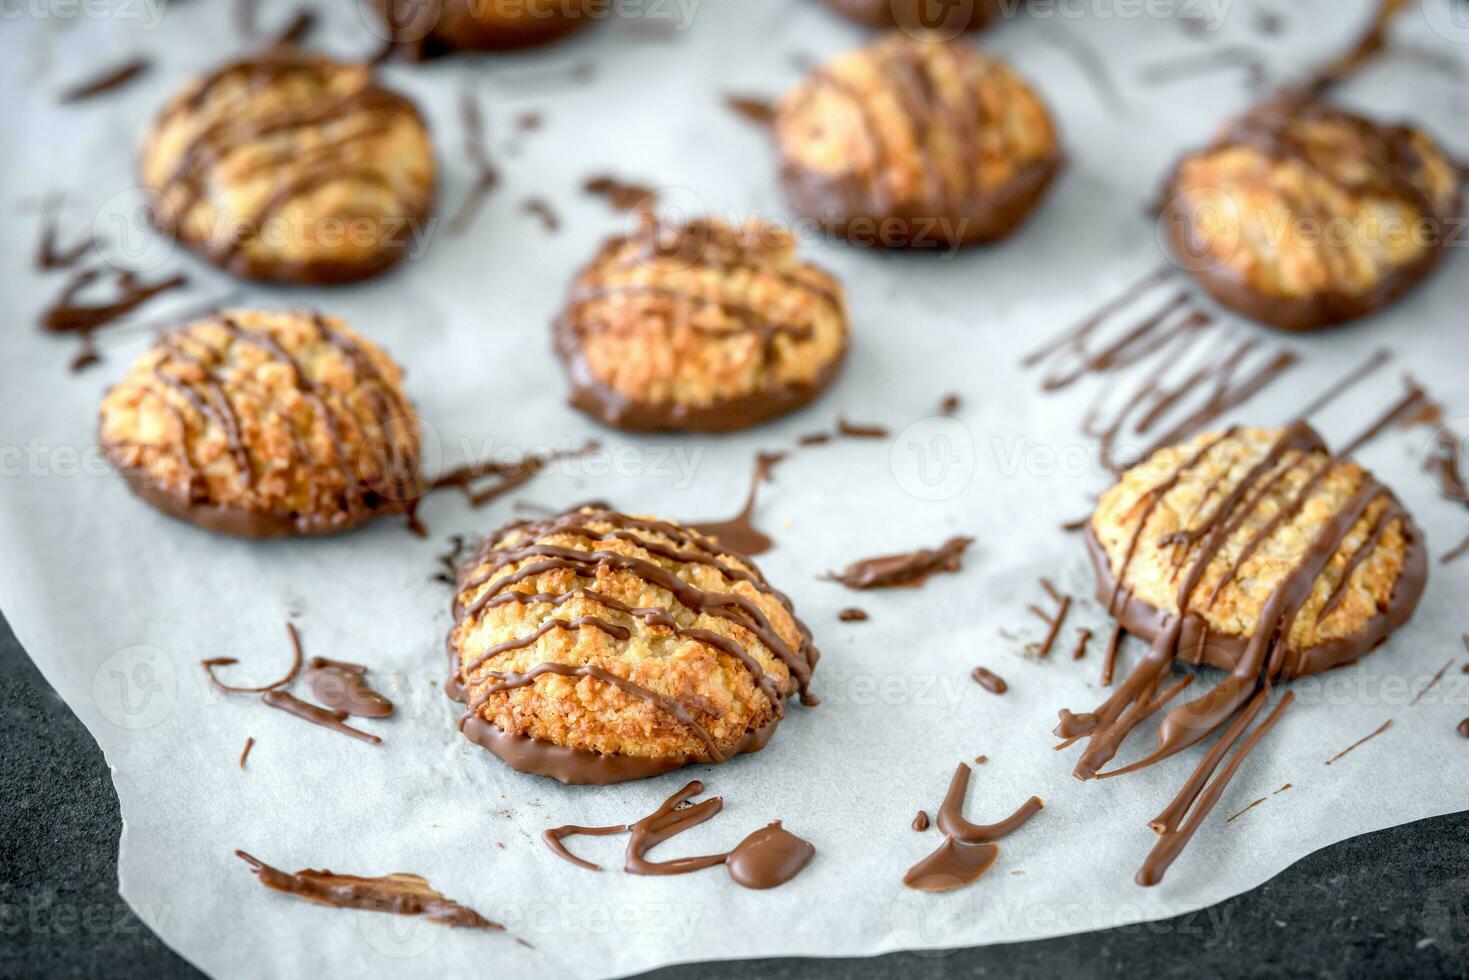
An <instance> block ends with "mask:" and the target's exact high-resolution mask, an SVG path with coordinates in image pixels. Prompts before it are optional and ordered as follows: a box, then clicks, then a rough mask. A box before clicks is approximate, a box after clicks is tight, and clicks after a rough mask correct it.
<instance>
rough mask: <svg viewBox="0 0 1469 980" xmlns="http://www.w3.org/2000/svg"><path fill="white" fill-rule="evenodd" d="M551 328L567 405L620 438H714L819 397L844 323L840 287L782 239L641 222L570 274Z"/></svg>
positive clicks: (842, 339)
mask: <svg viewBox="0 0 1469 980" xmlns="http://www.w3.org/2000/svg"><path fill="white" fill-rule="evenodd" d="M556 330H557V347H558V349H559V350H560V352H561V355H562V358H563V359H564V360H565V361H566V363H567V367H568V372H569V373H570V375H571V380H572V385H573V388H574V394H573V403H574V404H576V405H577V407H579V408H581V409H583V410H584V411H587V412H589V413H590V414H592V415H594V416H596V417H598V418H600V419H602V420H603V421H606V422H608V423H609V424H611V425H616V426H619V427H622V428H629V429H695V430H724V429H733V428H743V427H744V426H747V425H752V424H754V423H756V422H759V421H762V420H764V419H767V418H770V417H773V416H774V415H778V414H781V413H783V412H786V411H790V410H791V409H793V408H795V407H798V406H799V405H802V404H804V403H805V402H806V401H809V400H810V399H811V398H812V397H814V396H815V395H816V394H817V393H819V391H820V390H821V389H822V388H824V387H825V386H826V384H827V383H828V382H829V381H830V380H831V378H832V377H833V376H834V374H835V373H836V370H837V368H838V366H839V364H840V361H841V359H842V357H843V355H844V354H845V352H846V347H847V333H848V325H847V311H846V300H845V297H844V295H843V292H842V288H841V286H840V284H838V283H837V281H836V280H835V279H834V278H832V276H830V275H829V274H827V273H826V272H824V271H823V270H821V269H819V268H817V267H816V266H814V265H811V264H809V263H805V262H802V261H800V260H799V259H798V258H797V257H796V252H795V239H794V237H793V236H792V235H791V234H790V233H789V232H787V231H785V230H783V229H781V228H778V227H776V226H775V225H771V224H767V223H765V222H758V221H757V222H751V223H749V224H746V225H743V226H740V227H738V228H735V227H731V226H730V225H728V224H726V223H724V222H722V221H719V220H709V221H695V222H691V223H689V224H685V225H680V226H669V225H663V224H661V223H659V222H658V221H657V219H655V218H652V217H651V216H645V223H644V224H643V226H642V227H641V228H640V229H639V231H638V232H636V233H635V234H633V235H630V236H627V237H621V238H616V239H613V240H611V241H609V242H608V243H607V244H606V245H604V246H603V247H602V249H601V251H600V252H598V254H597V256H596V258H595V259H594V260H593V261H592V263H591V264H590V265H589V266H588V267H587V268H586V269H585V270H584V271H583V272H582V273H581V274H580V275H579V276H578V277H577V279H576V282H575V283H574V284H573V285H572V288H571V293H570V296H569V298H568V302H567V306H566V310H565V312H564V313H563V314H562V316H561V319H560V321H559V322H558V324H557V328H556Z"/></svg>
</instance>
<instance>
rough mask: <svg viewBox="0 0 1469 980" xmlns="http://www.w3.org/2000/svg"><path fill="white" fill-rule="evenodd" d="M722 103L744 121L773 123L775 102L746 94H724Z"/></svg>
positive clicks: (759, 124) (760, 124)
mask: <svg viewBox="0 0 1469 980" xmlns="http://www.w3.org/2000/svg"><path fill="white" fill-rule="evenodd" d="M724 104H725V105H726V106H728V107H729V108H730V109H731V110H732V111H733V112H734V113H735V115H737V116H739V117H740V118H742V119H744V120H745V121H746V122H751V123H754V124H755V125H757V126H770V125H773V124H774V123H775V103H773V102H771V101H770V100H769V99H762V98H759V97H758V96H748V95H726V96H725V97H724Z"/></svg>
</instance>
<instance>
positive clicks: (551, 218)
mask: <svg viewBox="0 0 1469 980" xmlns="http://www.w3.org/2000/svg"><path fill="white" fill-rule="evenodd" d="M520 206H521V208H522V209H523V210H524V211H525V213H526V214H533V215H535V216H536V217H537V218H540V219H541V227H542V228H544V229H546V231H549V232H551V233H553V234H554V233H555V232H557V231H559V230H560V228H561V218H560V216H559V215H557V214H556V211H555V209H554V208H552V207H551V202H550V201H548V200H546V199H545V198H544V197H532V198H527V199H526V200H525V201H524V202H523V203H522V204H521V205H520Z"/></svg>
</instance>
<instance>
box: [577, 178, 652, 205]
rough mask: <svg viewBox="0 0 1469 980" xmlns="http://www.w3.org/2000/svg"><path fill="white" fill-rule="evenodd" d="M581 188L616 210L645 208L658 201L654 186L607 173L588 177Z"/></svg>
mask: <svg viewBox="0 0 1469 980" xmlns="http://www.w3.org/2000/svg"><path fill="white" fill-rule="evenodd" d="M582 190H584V191H585V192H586V193H588V194H591V195H592V196H594V197H600V198H602V199H603V200H604V201H606V202H607V203H608V205H610V206H611V207H613V208H615V209H616V210H618V211H634V210H639V209H642V210H647V209H648V208H651V207H652V206H653V205H654V204H656V203H657V202H658V192H657V190H655V189H654V188H651V187H647V186H645V185H643V184H635V183H632V182H630V181H623V180H619V179H617V178H616V177H612V176H609V175H607V174H600V175H598V176H595V177H588V178H587V180H586V182H585V183H583V184H582Z"/></svg>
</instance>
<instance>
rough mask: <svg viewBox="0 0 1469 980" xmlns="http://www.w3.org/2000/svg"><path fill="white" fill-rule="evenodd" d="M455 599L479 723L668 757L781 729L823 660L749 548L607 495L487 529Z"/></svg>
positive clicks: (697, 756) (608, 753)
mask: <svg viewBox="0 0 1469 980" xmlns="http://www.w3.org/2000/svg"><path fill="white" fill-rule="evenodd" d="M454 608H455V614H456V620H457V621H456V625H455V627H454V629H453V631H452V632H451V633H450V635H449V652H450V661H451V665H453V666H457V667H458V668H459V670H460V671H461V674H460V678H461V680H462V684H463V693H464V695H465V698H466V700H467V701H468V703H469V709H468V711H467V712H466V719H479V720H480V721H481V722H488V723H489V724H490V725H492V726H493V727H494V728H495V729H497V730H498V731H499V732H502V733H509V734H510V735H512V736H517V737H519V738H521V739H529V740H534V742H535V743H538V744H540V745H550V746H555V747H560V748H561V749H563V750H566V749H569V750H571V751H573V752H576V753H579V754H581V755H583V756H585V755H586V754H588V753H591V754H596V755H600V756H602V757H619V758H630V759H633V760H652V761H656V762H666V763H668V764H669V765H668V768H672V767H673V766H676V765H681V764H683V763H684V762H687V761H715V762H719V761H723V760H724V759H725V758H727V757H728V756H730V755H733V754H735V753H737V752H739V751H741V750H742V748H748V742H747V740H748V739H750V738H751V737H761V738H763V737H768V734H769V729H770V728H772V727H773V726H774V724H775V723H776V722H778V721H779V720H780V718H781V716H782V714H783V713H784V704H785V699H786V696H787V695H788V694H789V693H790V692H792V691H795V690H796V689H798V688H799V689H801V690H804V689H805V683H806V680H807V679H808V678H809V677H810V673H811V670H812V668H813V667H814V666H815V662H816V659H817V656H818V655H817V653H816V651H815V649H814V648H813V647H812V646H811V643H810V635H809V633H807V631H806V629H805V627H804V626H802V625H801V623H800V622H799V621H798V620H797V619H796V618H795V616H794V614H793V613H792V610H791V606H790V603H789V601H788V600H787V599H786V598H785V597H784V596H783V595H782V594H781V593H779V592H777V591H776V590H775V589H773V588H772V587H771V586H770V585H769V584H768V583H767V582H766V581H765V579H764V577H763V576H762V575H761V574H760V572H759V570H758V569H757V568H756V567H755V566H754V565H753V564H751V563H750V562H749V561H748V560H747V559H744V558H741V557H740V556H738V555H736V554H734V553H733V552H730V551H728V550H726V549H724V548H721V547H720V546H719V545H718V544H716V543H715V542H714V541H713V540H711V539H709V538H707V537H705V536H703V535H701V534H699V533H697V532H695V531H692V530H689V529H687V528H684V527H682V526H679V525H677V524H673V523H671V522H664V521H658V520H654V519H652V518H645V517H644V518H639V517H629V516H627V515H624V514H619V513H616V512H612V511H608V510H605V509H601V508H596V507H588V508H583V509H581V510H578V511H574V512H571V513H568V514H564V515H562V516H560V517H555V518H550V519H547V520H544V521H540V522H538V523H534V524H512V525H510V526H509V527H506V528H504V529H502V530H500V531H497V532H494V533H492V534H490V535H488V536H487V537H486V538H485V539H484V542H483V544H482V546H481V548H480V551H479V553H478V554H477V555H476V556H475V557H474V558H473V559H472V560H470V561H468V562H466V563H465V564H464V565H463V566H461V568H460V571H459V585H458V594H457V596H456V598H455V603H454ZM467 733H468V732H467ZM512 764H515V763H514V762H512ZM609 765H614V766H615V765H616V763H609ZM517 768H526V769H528V771H538V772H546V770H545V769H544V768H538V767H536V766H534V765H532V766H520V765H517ZM547 774H549V773H547ZM642 774H644V775H646V774H647V773H646V772H644V773H642ZM623 778H627V777H625V776H624V777H623ZM599 781H600V780H599ZM608 781H615V780H608Z"/></svg>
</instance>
